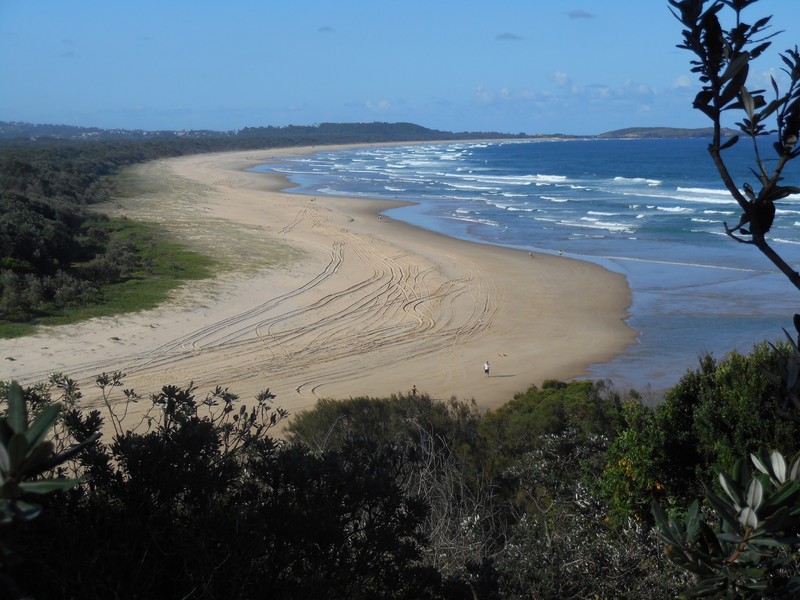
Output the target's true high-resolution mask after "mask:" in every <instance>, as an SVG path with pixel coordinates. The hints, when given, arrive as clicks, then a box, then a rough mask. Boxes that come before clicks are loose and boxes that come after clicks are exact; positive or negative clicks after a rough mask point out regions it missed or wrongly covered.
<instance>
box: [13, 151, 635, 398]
mask: <svg viewBox="0 0 800 600" xmlns="http://www.w3.org/2000/svg"><path fill="white" fill-rule="evenodd" d="M384 145H386V144H374V146H384ZM358 146H361V147H363V146H365V145H364V144H361V145H358ZM345 147H347V148H350V147H357V146H356V145H352V146H351V145H348V146H335V147H325V148H324V149H331V148H345ZM321 149H323V148H322V147H303V148H286V149H267V150H261V151H237V152H225V153H216V154H200V155H192V156H188V157H179V158H170V159H161V160H158V161H154V162H151V163H145V164H140V165H135V166H134V167H131V168H130V169H129V171H128V172H129V173H132V174H133V175H134V176H135V177H136V178H137V180H138V181H139V182H142V187H143V188H144V189H146V190H147V191H146V192H144V193H142V194H138V195H136V196H135V197H131V198H118V199H114V200H112V201H111V202H110V203H109V204H108V205H107V206H104V207H103V210H104V211H106V212H109V213H112V214H130V215H134V214H135V215H136V218H137V219H142V220H153V221H157V222H160V223H161V224H162V225H163V226H165V227H166V228H167V229H168V230H170V231H171V232H173V235H174V236H175V237H176V238H177V239H178V240H181V241H185V242H186V243H188V244H189V245H190V246H193V247H195V248H198V249H205V251H206V252H210V253H212V254H213V255H214V256H217V257H223V258H224V259H225V260H227V261H228V262H229V263H230V266H229V267H228V268H227V272H225V273H222V274H220V275H219V276H218V277H216V278H215V279H214V280H212V281H205V282H199V283H194V284H189V285H187V286H184V288H182V289H181V290H179V291H178V292H176V294H175V295H174V299H173V301H171V302H170V303H169V304H167V305H164V306H161V307H158V308H156V309H154V310H151V311H145V312H142V313H136V314H125V315H119V316H117V317H113V318H100V319H92V320H90V321H86V322H83V323H78V324H74V325H67V326H61V327H51V328H44V329H43V330H42V331H41V332H40V333H37V334H36V335H34V336H28V337H26V338H20V339H17V340H2V341H0V354H2V356H3V357H9V356H10V357H11V358H12V359H13V360H6V361H3V363H4V364H3V369H2V371H3V372H2V374H0V379H12V378H15V379H18V380H20V382H21V383H23V384H24V385H30V384H31V383H33V382H35V381H41V380H43V379H46V377H47V374H49V373H51V372H53V371H62V372H64V373H65V374H67V375H69V376H70V377H72V378H74V379H75V380H77V381H78V382H79V383H80V384H81V389H82V391H83V394H84V402H83V407H84V408H97V407H99V406H101V404H102V398H101V397H100V396H99V391H98V390H97V389H96V388H95V387H94V385H93V380H94V377H95V376H96V375H98V374H100V373H101V372H104V371H105V372H110V371H113V370H122V371H124V372H126V373H127V377H126V379H125V381H124V387H125V388H134V389H135V390H136V391H137V392H139V393H140V394H142V395H143V396H145V397H146V396H149V394H151V393H155V392H157V391H158V390H160V388H161V386H162V385H167V384H174V385H182V386H185V385H188V384H189V382H194V384H195V385H196V387H197V396H198V397H199V398H200V397H204V396H205V394H206V393H207V392H208V391H210V390H212V389H213V388H214V387H216V386H217V385H220V386H222V387H223V388H225V387H227V388H228V389H230V391H232V392H234V393H236V394H238V395H239V396H240V398H242V400H245V401H247V400H250V399H252V398H253V397H254V396H255V395H256V394H257V393H258V392H259V391H261V390H264V389H267V388H269V389H270V391H271V392H272V393H274V394H276V396H277V397H276V399H275V405H276V406H282V407H283V408H285V409H287V410H289V412H290V413H293V412H297V411H298V410H303V409H307V408H311V407H313V405H314V404H315V402H316V400H317V399H319V398H348V397H357V396H372V397H380V396H389V395H391V394H397V393H408V392H409V390H410V389H411V387H412V386H416V387H417V389H418V390H419V391H420V393H426V394H429V395H430V396H431V397H433V398H437V399H443V400H446V399H449V398H450V397H452V396H455V397H458V398H459V399H462V400H469V399H475V401H476V402H477V404H478V405H479V406H480V407H482V408H496V407H498V406H500V405H502V404H503V403H505V402H507V401H509V400H511V399H512V398H513V396H514V394H516V393H520V392H524V391H525V390H527V389H528V388H529V387H530V386H531V385H537V386H540V385H541V383H542V381H543V380H545V379H562V380H569V379H574V378H578V377H581V376H585V375H586V372H587V370H588V368H589V367H590V366H592V365H595V364H598V363H602V362H607V361H609V360H611V359H612V358H613V357H615V356H617V355H619V354H621V353H622V352H624V351H625V350H626V348H627V347H628V346H629V345H630V344H632V343H634V342H635V338H636V332H635V331H633V330H632V329H631V328H630V327H629V326H628V325H627V324H626V323H625V319H627V318H628V316H629V315H628V310H629V307H630V304H631V292H630V289H629V288H628V285H627V282H626V280H625V277H624V276H623V275H621V274H618V273H613V272H611V271H608V270H606V269H604V268H602V267H600V266H597V265H595V264H592V263H588V262H583V261H578V260H574V259H570V258H566V257H556V256H551V255H547V254H534V255H529V253H528V252H526V251H522V250H513V249H508V248H502V247H498V246H491V245H486V244H478V243H474V242H468V241H463V240H459V239H456V238H451V237H448V236H446V235H444V234H440V233H436V232H431V231H428V230H425V229H422V228H418V227H415V226H412V225H409V224H406V223H403V222H401V221H397V220H394V219H392V218H391V217H387V216H383V217H381V218H379V217H378V215H379V214H380V213H381V212H382V211H385V210H387V209H389V208H393V207H396V206H403V205H407V204H408V203H405V202H399V201H390V200H366V199H362V198H345V197H338V196H336V197H331V196H320V197H318V198H317V197H313V196H307V195H301V194H295V193H290V192H286V191H284V190H286V189H287V188H289V187H290V186H291V185H292V184H291V182H289V181H288V179H287V178H285V177H283V176H280V175H275V174H265V173H256V172H252V171H247V170H246V169H248V168H251V167H253V166H256V165H258V164H264V163H268V162H270V161H271V160H274V159H279V158H282V157H285V156H289V155H291V156H295V155H301V154H310V153H313V152H316V151H319V150H321ZM487 360H488V361H489V362H490V363H491V365H492V369H491V376H490V377H488V378H487V377H485V376H484V374H483V363H484V362H485V361H487ZM120 397H122V395H121V393H120ZM118 399H119V398H118Z"/></svg>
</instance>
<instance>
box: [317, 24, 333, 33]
mask: <svg viewBox="0 0 800 600" xmlns="http://www.w3.org/2000/svg"><path fill="white" fill-rule="evenodd" d="M332 31H333V27H331V26H329V25H325V26H324V27H320V28H319V29H317V33H331V32H332Z"/></svg>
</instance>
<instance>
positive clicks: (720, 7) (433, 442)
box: [0, 0, 800, 600]
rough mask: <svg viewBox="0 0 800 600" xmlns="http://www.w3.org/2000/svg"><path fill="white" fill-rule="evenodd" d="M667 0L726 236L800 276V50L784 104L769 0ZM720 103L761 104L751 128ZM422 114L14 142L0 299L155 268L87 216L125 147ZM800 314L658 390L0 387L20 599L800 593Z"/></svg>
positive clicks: (172, 147)
mask: <svg viewBox="0 0 800 600" xmlns="http://www.w3.org/2000/svg"><path fill="white" fill-rule="evenodd" d="M668 1H669V5H670V8H671V10H672V13H673V15H674V16H675V18H676V19H677V20H678V21H679V22H680V23H681V25H682V27H683V31H682V35H683V41H682V43H681V44H679V46H678V47H679V48H682V49H684V50H687V51H689V52H691V53H692V55H693V59H692V61H691V65H692V72H693V73H695V74H696V75H697V76H698V79H699V81H700V83H701V86H700V88H701V89H700V91H699V93H698V94H697V96H696V98H695V100H694V108H696V109H697V110H699V111H701V112H702V113H703V114H704V115H705V116H706V117H708V118H709V120H710V121H711V125H712V127H711V135H710V137H711V141H710V143H709V146H708V150H709V155H710V160H712V161H713V163H714V165H715V167H716V168H717V170H718V172H719V175H720V178H721V180H722V182H723V183H724V185H725V186H726V188H727V190H728V191H729V192H730V194H731V197H732V198H733V199H734V200H735V201H736V202H737V204H738V206H739V207H740V208H741V217H740V220H739V222H738V224H736V225H734V226H733V227H730V226H728V225H727V224H725V225H724V227H725V234H726V235H728V236H729V237H730V238H731V241H732V243H743V244H748V245H751V246H752V247H753V249H754V250H756V251H759V252H762V253H763V254H764V255H765V256H766V257H767V258H768V259H769V260H770V261H771V262H772V263H773V264H774V266H775V267H776V268H777V269H778V270H779V271H780V272H782V273H783V274H784V275H785V276H786V277H787V279H788V280H789V281H790V282H791V283H793V284H794V285H795V287H797V288H798V290H800V273H798V272H797V271H796V270H794V269H793V268H792V266H791V265H787V264H786V263H785V262H784V261H783V259H782V257H781V256H780V254H779V253H778V252H776V251H775V250H774V248H773V247H772V245H771V244H770V240H769V237H768V232H769V230H770V226H771V224H772V221H773V219H774V218H776V214H777V210H776V206H775V204H776V202H779V201H781V200H783V199H785V198H787V197H789V196H791V195H794V194H798V193H800V188H798V187H794V186H790V185H786V184H785V183H784V182H783V176H782V172H783V168H784V167H785V165H786V164H787V163H789V162H790V161H791V160H794V159H796V158H797V157H798V156H800V148H799V147H798V138H800V52H798V50H797V47H795V48H794V50H792V49H790V50H787V51H786V52H785V53H784V54H782V55H780V57H781V60H782V62H783V64H784V66H785V68H784V69H783V72H784V73H785V74H786V75H787V76H788V81H789V85H788V89H786V90H784V91H783V92H781V91H780V89H779V86H778V85H777V83H776V82H775V79H774V78H772V80H771V83H772V86H771V87H772V88H773V89H772V92H771V93H773V92H774V94H773V96H774V99H769V100H768V99H767V96H766V93H765V92H764V90H753V89H750V88H748V86H747V85H746V84H747V75H748V71H749V69H750V67H751V63H752V62H753V61H754V60H756V59H758V58H759V56H761V54H762V53H763V52H764V50H766V48H767V47H768V46H769V45H770V43H771V38H772V37H773V35H772V34H771V33H770V32H768V31H767V30H768V29H769V27H770V25H769V21H770V18H769V17H764V18H761V19H758V20H756V21H753V22H752V23H750V21H749V20H746V19H744V17H743V15H742V13H743V11H744V10H745V9H746V8H748V7H749V6H750V5H753V4H755V3H756V2H757V0H720V1H712V2H710V3H708V4H707V3H706V2H704V1H703V0H668ZM723 11H729V12H731V13H732V16H733V19H732V23H733V24H732V25H731V26H730V29H724V28H723V25H722V22H721V21H720V15H722V14H723ZM725 111H736V112H738V114H740V115H743V116H741V121H740V122H738V123H737V124H736V125H737V126H738V128H739V130H738V133H737V134H735V135H731V134H729V133H728V132H727V130H726V129H725V128H724V127H723V126H722V123H723V114H726V113H725ZM768 120H770V121H774V129H773V128H772V126H768V125H767V121H768ZM392 132H394V133H392ZM62 133H63V132H62ZM84 133H87V132H84ZM320 133H324V135H320V137H319V138H317V137H316V135H317V134H320ZM436 133H440V132H436ZM421 134H422V133H421V132H420V131H419V130H418V129H417V128H416V126H411V127H409V126H408V125H406V124H399V125H397V126H392V125H387V124H373V125H372V126H364V125H357V126H353V127H349V126H346V125H330V126H328V125H326V126H312V127H307V128H289V130H286V131H285V130H284V128H254V129H248V130H243V131H241V132H237V133H236V134H230V135H225V136H219V137H215V136H206V135H197V136H194V137H193V136H185V137H180V136H176V137H172V136H163V137H160V138H158V139H144V140H142V139H136V140H131V139H124V140H119V139H108V140H93V141H74V140H73V141H69V142H67V141H64V140H54V139H43V138H41V137H39V138H37V139H36V140H35V141H31V140H14V141H7V142H3V143H2V145H1V146H2V147H1V148H0V186H2V197H1V198H0V203H1V204H0V244H2V255H0V259H2V265H1V266H2V271H1V272H0V319H2V320H3V321H4V322H6V323H21V324H29V323H36V322H37V320H39V319H43V318H50V317H52V316H54V315H57V314H63V313H66V312H69V311H72V310H75V308H76V307H79V306H84V305H89V304H97V303H98V302H102V296H103V294H104V293H106V291H107V290H108V289H109V287H110V286H113V285H116V284H118V283H120V282H124V281H125V280H126V279H127V280H130V279H133V278H137V277H138V278H142V279H147V278H152V277H154V276H156V275H154V274H155V273H159V271H158V266H157V264H158V262H159V261H158V258H157V256H158V252H156V251H154V250H153V247H158V246H159V245H160V244H162V243H163V241H162V240H158V239H157V236H158V232H157V231H153V230H141V229H140V230H136V231H133V232H132V229H135V227H136V226H135V224H130V223H122V222H114V221H111V220H106V219H103V218H102V217H99V216H98V214H97V213H95V212H92V211H91V210H89V209H90V208H91V206H92V205H94V204H97V203H100V202H103V201H104V200H105V199H106V198H108V197H110V195H112V194H114V193H116V192H115V190H114V189H113V188H111V187H110V182H111V181H113V180H109V178H107V175H109V174H113V173H115V172H117V170H118V169H119V168H120V167H122V166H124V165H126V164H131V163H134V162H138V161H145V160H151V159H154V158H158V157H163V156H176V155H179V154H182V153H196V152H203V151H211V150H216V151H218V150H225V149H238V148H247V147H270V145H272V146H275V145H287V144H297V143H302V144H313V143H320V144H322V143H338V142H343V141H400V140H402V139H407V138H405V137H403V136H406V135H407V136H413V137H414V138H416V140H417V141H419V136H420V135H421ZM767 134H769V135H772V136H774V140H775V142H774V143H773V147H772V150H773V151H774V153H775V158H773V159H771V160H770V162H767V161H766V159H765V158H764V157H763V156H762V155H760V154H758V153H756V156H755V157H754V165H755V166H754V168H753V177H754V182H756V183H755V186H752V185H751V184H744V185H741V186H739V185H737V184H736V182H734V181H733V180H732V178H731V176H730V174H729V173H728V171H727V167H726V161H725V154H724V152H725V150H726V149H727V148H730V147H731V146H732V145H734V144H736V143H738V141H739V138H740V137H742V138H743V139H748V138H749V139H751V140H755V139H756V138H758V137H759V136H763V135H767ZM392 135H394V136H396V139H395V140H390V139H389V138H390V137H392ZM270 136H273V137H270ZM370 136H375V137H374V138H372V137H370ZM408 139H409V141H410V139H411V138H408ZM425 139H430V138H425ZM315 140H317V141H315ZM134 234H135V235H134ZM172 250H175V249H174V248H173V249H172ZM197 267H198V268H197V271H196V272H195V274H194V276H197V277H202V276H203V269H206V268H213V265H211V264H198V265H197ZM159 276H160V275H159ZM794 324H795V331H794V332H792V333H789V332H788V331H787V332H785V333H786V341H785V342H783V343H775V344H769V343H762V344H758V345H756V346H755V347H754V348H753V349H752V350H751V351H750V352H749V353H748V354H746V355H744V354H740V353H738V352H731V353H730V354H729V355H728V356H726V357H725V358H724V359H716V358H714V357H712V356H710V355H706V356H703V357H701V358H700V359H699V361H698V364H697V365H696V366H694V367H689V368H687V369H686V371H685V372H684V374H683V376H682V377H681V379H680V381H679V382H678V384H677V385H675V386H674V387H673V388H671V389H670V390H668V391H667V393H666V395H665V397H664V399H663V401H661V402H659V403H657V404H655V405H652V404H651V403H649V402H646V400H647V398H646V396H645V395H643V394H642V393H641V392H639V391H636V390H628V391H619V390H616V389H615V388H614V386H613V384H612V383H611V382H606V381H595V382H592V381H571V382H562V381H557V380H549V381H545V382H543V383H542V385H541V387H540V388H539V387H531V388H530V389H529V390H527V391H526V392H525V393H521V394H518V395H516V396H515V397H514V398H511V399H509V400H508V402H507V403H505V404H504V405H503V406H501V407H500V408H498V409H496V410H491V411H481V410H479V409H478V407H477V403H476V401H475V400H472V399H460V398H451V399H449V400H447V401H436V400H433V399H431V398H430V397H428V396H427V395H425V394H424V391H423V393H420V394H418V395H417V394H414V395H411V396H404V395H395V396H391V397H388V398H365V397H354V398H349V399H347V400H320V401H319V402H318V403H317V405H316V406H315V407H314V408H312V409H310V410H308V411H304V412H301V413H299V414H296V415H292V418H291V420H287V417H288V416H289V415H288V414H287V413H286V411H284V410H283V409H282V408H281V407H280V398H275V396H274V394H272V393H270V392H269V390H264V391H263V392H261V393H260V394H258V395H257V396H256V397H255V398H251V399H242V398H239V397H238V396H237V394H236V393H235V390H229V389H227V388H225V387H222V386H220V387H218V388H216V389H215V390H213V391H212V392H209V393H208V394H206V395H205V396H200V395H198V393H197V390H196V389H194V388H193V387H192V386H191V385H190V386H188V387H179V386H175V385H170V384H166V385H164V386H163V387H162V388H161V389H160V391H159V392H157V393H154V394H152V395H150V396H147V397H142V396H139V395H138V394H137V393H136V392H135V391H133V390H130V389H126V388H125V374H124V373H122V372H114V373H102V374H100V375H98V376H97V379H96V381H95V385H96V386H97V388H98V389H99V390H100V392H101V394H102V398H103V403H102V405H101V407H100V408H95V409H92V410H85V409H84V408H82V406H81V399H82V397H83V393H82V391H81V389H80V388H79V386H78V385H77V384H76V383H75V381H73V380H72V379H70V377H69V375H68V374H63V373H53V374H52V375H51V376H50V377H49V379H48V380H47V381H42V382H39V383H37V384H35V385H31V386H28V387H25V388H23V387H21V386H20V385H19V384H18V383H16V382H13V381H3V382H0V404H1V406H2V408H1V409H0V534H2V535H1V536H0V595H1V596H2V597H4V598H5V597H8V598H29V597H31V598H56V599H57V598H64V599H67V598H70V599H73V598H81V599H93V598H97V599H100V598H103V599H106V598H184V599H200V598H226V599H229V598H230V599H237V598H241V599H249V598H256V597H266V598H276V599H278V598H287V599H290V598H291V599H302V598H342V599H344V598H348V599H365V600H366V599H370V600H371V599H382V598H386V599H390V598H391V599H409V600H411V599H427V598H429V599H442V600H456V599H458V600H461V599H464V600H477V599H497V600H499V599H520V600H522V599H538V598H642V597H647V598H653V599H658V598H674V597H712V598H796V597H798V596H800V560H799V559H798V550H799V549H800V453H798V450H800V443H798V442H800V348H799V346H800V315H795V318H794ZM7 331H8V332H10V333H8V332H7V333H6V334H5V335H14V334H15V333H14V331H13V330H12V329H9V330H7ZM773 333H774V332H765V336H766V335H769V336H772V334H773ZM16 334H17V335H18V334H19V331H17V333H16ZM130 403H139V404H140V406H144V407H147V410H145V414H144V417H143V418H142V419H141V421H140V422H139V423H138V424H129V423H127V422H125V421H124V414H125V412H126V408H127V407H128V406H129V405H130ZM103 431H105V432H113V434H111V433H106V434H105V435H103V434H102V433H101V432H103Z"/></svg>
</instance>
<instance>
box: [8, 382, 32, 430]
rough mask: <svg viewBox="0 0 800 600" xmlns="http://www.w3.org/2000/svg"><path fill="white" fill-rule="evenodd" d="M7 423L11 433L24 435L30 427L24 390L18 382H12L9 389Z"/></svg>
mask: <svg viewBox="0 0 800 600" xmlns="http://www.w3.org/2000/svg"><path fill="white" fill-rule="evenodd" d="M6 421H7V422H8V426H9V427H11V431H13V432H14V433H22V432H24V431H25V429H27V427H28V414H27V412H26V410H25V399H24V397H23V395H22V388H21V387H20V385H19V384H18V383H17V382H16V381H12V382H11V385H10V386H9V388H8V413H7V414H6Z"/></svg>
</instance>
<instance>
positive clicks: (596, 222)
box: [559, 217, 636, 233]
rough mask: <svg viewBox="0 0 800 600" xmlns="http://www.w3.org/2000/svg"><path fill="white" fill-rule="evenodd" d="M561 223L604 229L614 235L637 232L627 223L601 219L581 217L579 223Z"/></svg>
mask: <svg viewBox="0 0 800 600" xmlns="http://www.w3.org/2000/svg"><path fill="white" fill-rule="evenodd" d="M559 223H560V224H562V225H566V226H567V227H582V228H587V229H604V230H606V231H610V232H613V233H634V232H635V231H636V228H635V227H631V226H630V225H627V224H625V223H615V222H608V221H601V220H600V219H593V218H591V217H581V218H580V219H579V220H578V221H569V220H561V221H559Z"/></svg>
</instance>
